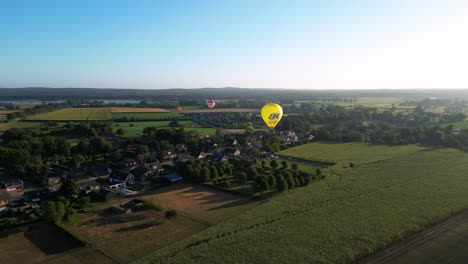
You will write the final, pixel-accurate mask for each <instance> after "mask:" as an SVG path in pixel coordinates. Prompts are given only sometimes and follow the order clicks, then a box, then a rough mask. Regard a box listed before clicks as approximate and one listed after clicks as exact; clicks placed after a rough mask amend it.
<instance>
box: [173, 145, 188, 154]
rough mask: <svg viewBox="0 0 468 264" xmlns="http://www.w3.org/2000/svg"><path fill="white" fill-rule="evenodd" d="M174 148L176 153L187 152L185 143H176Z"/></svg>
mask: <svg viewBox="0 0 468 264" xmlns="http://www.w3.org/2000/svg"><path fill="white" fill-rule="evenodd" d="M175 149H176V151H177V152H178V153H185V152H187V150H188V148H187V146H186V145H185V144H176V145H175Z"/></svg>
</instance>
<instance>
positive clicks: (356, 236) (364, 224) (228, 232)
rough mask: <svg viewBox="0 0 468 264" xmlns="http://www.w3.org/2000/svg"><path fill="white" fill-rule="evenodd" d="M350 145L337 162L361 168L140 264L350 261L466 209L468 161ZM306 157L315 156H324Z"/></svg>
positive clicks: (431, 152)
mask: <svg viewBox="0 0 468 264" xmlns="http://www.w3.org/2000/svg"><path fill="white" fill-rule="evenodd" d="M314 145H317V144H311V146H314ZM339 146H341V148H342V151H340V150H341V149H340V147H339ZM353 147H354V149H355V153H353V151H352V149H353ZM353 147H350V146H349V145H348V144H341V145H338V147H335V148H334V153H335V155H336V160H335V162H342V161H346V162H347V161H353V162H357V163H360V164H362V165H361V166H358V167H356V168H352V169H351V168H348V169H346V170H343V171H342V172H341V173H339V174H334V173H330V170H328V169H327V170H326V172H325V173H326V174H327V178H326V179H324V180H322V181H320V182H318V183H314V184H312V185H310V186H308V187H305V188H301V189H298V190H295V191H293V192H290V193H287V194H284V195H281V196H278V197H275V198H273V199H272V200H271V201H270V202H268V203H265V204H262V205H260V206H258V207H256V208H255V210H250V211H247V212H246V213H244V214H241V215H239V216H238V217H234V218H232V219H230V220H227V221H225V222H222V223H220V224H218V225H216V226H213V227H211V228H209V229H207V230H204V231H202V232H200V233H198V234H196V235H194V236H193V237H190V238H189V239H186V240H184V241H181V242H178V243H176V244H174V245H172V246H169V247H167V248H164V249H162V250H160V251H156V252H155V253H153V254H151V255H149V256H147V257H145V258H143V259H141V260H140V261H139V263H149V262H157V263H207V262H220V261H224V262H225V263H253V262H256V263H284V261H285V259H287V260H288V262H291V263H299V262H308V263H347V262H352V261H356V260H357V259H359V258H361V257H363V256H366V255H369V254H371V253H373V252H375V251H377V250H379V249H381V248H382V247H384V246H386V245H388V244H389V243H391V242H392V241H395V240H398V239H401V238H403V237H405V236H406V235H407V234H411V233H414V232H417V231H420V230H422V229H424V228H425V227H426V226H428V225H430V224H431V223H433V222H437V221H440V220H441V219H444V218H446V217H448V216H450V215H451V214H453V213H454V212H457V211H459V210H460V209H462V208H463V207H465V206H467V202H466V201H467V199H468V179H467V178H466V177H465V171H466V169H468V167H467V166H468V165H466V164H468V155H466V154H464V153H462V152H459V151H457V150H452V149H424V148H422V147H416V146H408V147H401V148H402V149H401V150H396V149H393V148H390V147H389V149H385V148H384V147H382V148H380V149H379V151H380V152H382V153H383V154H380V153H376V152H375V151H372V147H378V146H363V147H368V148H370V149H369V153H374V154H377V157H375V158H374V157H371V156H367V157H365V158H363V157H360V156H361V155H362V154H363V153H362V147H361V146H353ZM375 150H377V149H375ZM310 152H311V153H308V154H307V155H310V156H311V157H317V156H318V155H319V154H320V155H321V153H323V150H320V149H319V148H311V149H310ZM341 153H343V155H341ZM352 157H355V159H352ZM326 159H327V160H329V158H328V157H327V158H326ZM414 164H418V166H414ZM363 208H365V210H364V209H363ZM240 241H243V242H245V241H248V243H241V242H240ZM213 252H217V253H216V254H213ZM258 252H268V253H265V254H258ZM194 256H197V257H196V258H194Z"/></svg>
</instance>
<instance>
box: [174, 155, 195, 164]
mask: <svg viewBox="0 0 468 264" xmlns="http://www.w3.org/2000/svg"><path fill="white" fill-rule="evenodd" d="M191 160H193V157H192V156H190V155H189V154H181V155H179V156H177V162H187V161H191Z"/></svg>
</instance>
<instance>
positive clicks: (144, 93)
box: [0, 87, 468, 103]
mask: <svg viewBox="0 0 468 264" xmlns="http://www.w3.org/2000/svg"><path fill="white" fill-rule="evenodd" d="M333 97H348V98H362V97H396V98H404V99H416V100H417V99H423V98H429V97H437V98H468V90H455V89H433V90H425V89H424V90H423V89H421V90H415V89H411V90H410V89H407V90H383V89H382V90H288V89H249V88H200V89H155V90H145V89H95V88H43V87H28V88H0V100H21V99H23V100H70V99H71V100H73V99H81V100H106V99H135V100H146V101H148V100H151V101H168V100H181V99H184V100H190V99H195V100H197V99H198V100H200V99H218V100H222V99H254V100H266V101H270V100H274V101H281V102H284V103H287V102H291V101H306V100H320V99H323V98H333Z"/></svg>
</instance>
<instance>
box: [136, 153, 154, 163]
mask: <svg viewBox="0 0 468 264" xmlns="http://www.w3.org/2000/svg"><path fill="white" fill-rule="evenodd" d="M150 159H151V154H150V153H144V154H138V155H137V157H136V160H137V161H138V162H139V163H140V164H145V163H146V162H147V161H148V160H150Z"/></svg>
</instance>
